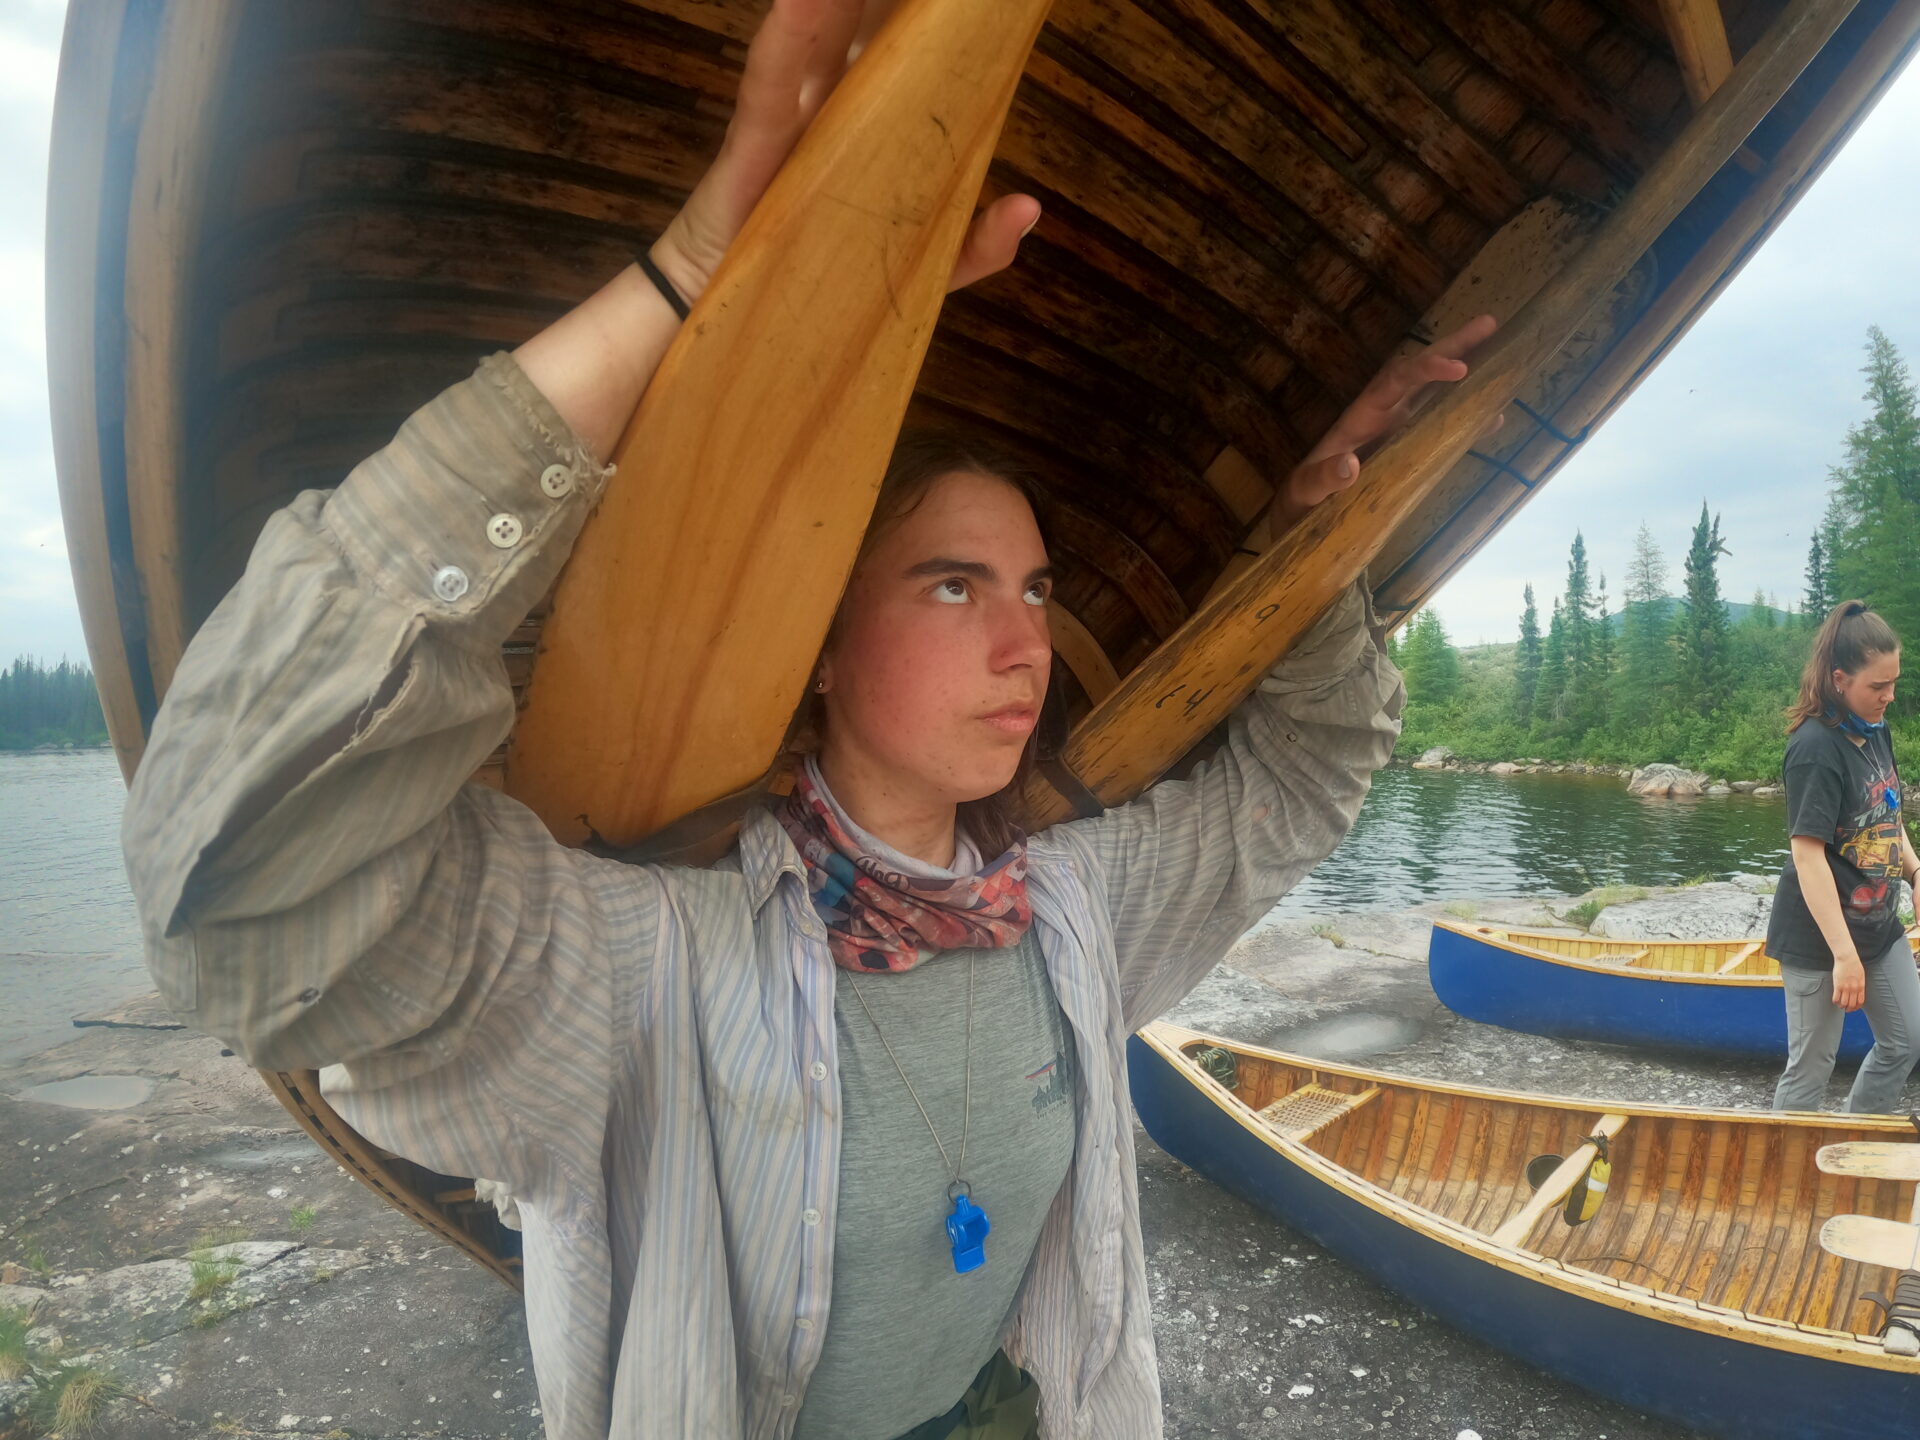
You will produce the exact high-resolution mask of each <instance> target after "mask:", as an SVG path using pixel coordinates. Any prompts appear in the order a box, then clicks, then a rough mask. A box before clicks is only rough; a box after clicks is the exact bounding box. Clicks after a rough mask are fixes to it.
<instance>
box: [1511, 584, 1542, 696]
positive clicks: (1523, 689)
mask: <svg viewBox="0 0 1920 1440" xmlns="http://www.w3.org/2000/svg"><path fill="white" fill-rule="evenodd" d="M1520 593H1521V594H1522V595H1523V596H1524V597H1525V599H1526V602H1527V608H1526V609H1524V610H1522V611H1521V612H1520V644H1519V647H1518V648H1517V649H1516V650H1515V651H1514V654H1513V718H1514V719H1515V720H1518V721H1519V722H1520V723H1521V724H1522V725H1524V724H1526V723H1527V721H1528V720H1530V719H1532V718H1533V692H1534V690H1535V688H1536V687H1537V686H1538V684H1539V682H1540V610H1539V607H1538V606H1536V605H1535V604H1534V603H1533V586H1531V585H1528V586H1527V587H1526V588H1525V589H1523V590H1522V591H1521V592H1520Z"/></svg>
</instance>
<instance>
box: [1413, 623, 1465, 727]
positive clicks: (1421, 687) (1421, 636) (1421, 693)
mask: <svg viewBox="0 0 1920 1440" xmlns="http://www.w3.org/2000/svg"><path fill="white" fill-rule="evenodd" d="M1400 672H1401V674H1402V675H1404V676H1405V677H1406V682H1407V699H1408V700H1409V701H1411V702H1413V703H1415V704H1419V705H1445V704H1446V703H1447V702H1448V701H1450V700H1452V699H1453V698H1454V697H1455V696H1456V695H1458V694H1459V692H1460V657H1459V655H1458V654H1457V653H1456V652H1455V650H1454V648H1453V645H1452V644H1451V643H1450V642H1449V641H1448V639H1447V632H1446V628H1445V627H1444V626H1443V625H1442V624H1441V623H1440V614H1439V612H1438V611H1437V610H1434V609H1433V608H1432V607H1431V606H1429V607H1427V608H1426V609H1424V610H1422V611H1421V612H1420V613H1419V615H1418V616H1416V617H1415V619H1414V622H1413V624H1412V625H1411V626H1410V627H1408V630H1407V638H1406V643H1404V644H1403V645H1401V647H1400Z"/></svg>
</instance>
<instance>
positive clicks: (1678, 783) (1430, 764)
mask: <svg viewBox="0 0 1920 1440" xmlns="http://www.w3.org/2000/svg"><path fill="white" fill-rule="evenodd" d="M1394 763H1395V764H1402V763H1404V764H1406V765H1408V766H1409V767H1410V768H1412V769H1415V770H1456V771H1459V772H1460V773H1462V774H1471V775H1611V776H1615V777H1617V778H1619V779H1623V780H1625V781H1626V782H1627V791H1628V793H1629V794H1633V795H1655V796H1669V797H1674V798H1680V797H1684V796H1691V795H1715V796H1718V795H1757V796H1760V797H1761V798H1762V799H1765V798H1768V797H1770V796H1774V795H1778V794H1780V793H1781V789H1780V785H1779V783H1778V782H1777V781H1774V780H1726V779H1722V778H1719V777H1717V776H1713V775H1708V774H1707V773H1706V772H1705V771H1701V770H1688V769H1686V768H1685V767H1684V766H1680V765H1665V764H1660V765H1638V766H1635V765H1602V764H1596V763H1593V762H1589V761H1585V760H1541V759H1537V758H1536V759H1531V760H1462V759H1461V758H1460V757H1459V756H1458V755H1456V754H1454V753H1453V751H1452V749H1451V748H1449V747H1448V746H1445V745H1435V746H1434V747H1433V748H1432V749H1430V750H1427V751H1425V752H1423V753H1422V754H1421V756H1420V758H1419V759H1417V760H1411V761H1404V762H1403V761H1400V760H1399V759H1397V758H1396V760H1395V761H1394Z"/></svg>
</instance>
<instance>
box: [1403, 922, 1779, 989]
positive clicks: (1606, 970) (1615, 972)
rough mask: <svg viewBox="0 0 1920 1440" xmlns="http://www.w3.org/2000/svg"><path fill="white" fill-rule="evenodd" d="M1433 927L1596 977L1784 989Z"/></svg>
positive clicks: (1507, 934) (1462, 927)
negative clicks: (1579, 955)
mask: <svg viewBox="0 0 1920 1440" xmlns="http://www.w3.org/2000/svg"><path fill="white" fill-rule="evenodd" d="M1433 925H1434V928H1435V929H1436V930H1450V931H1452V932H1453V933H1454V934H1455V935H1458V936H1460V937H1461V938H1463V939H1466V940H1472V941H1474V942H1476V943H1478V944H1482V945H1492V946H1494V947H1496V948H1497V949H1501V950H1505V951H1507V952H1508V953H1510V954H1513V955H1520V956H1524V957H1525V958H1526V959H1528V960H1539V961H1542V962H1544V963H1546V964H1548V965H1560V966H1564V967H1565V968H1566V969H1569V970H1584V971H1586V972H1587V973H1589V974H1593V975H1606V976H1611V977H1618V978H1619V979H1622V980H1654V981H1659V982H1660V983H1662V984H1671V983H1673V982H1675V981H1678V982H1681V983H1685V984H1695V985H1712V986H1716V987H1720V986H1740V987H1744V988H1747V989H1756V988H1758V989H1773V990H1778V989H1779V988H1780V985H1781V980H1780V977H1779V976H1778V975H1719V974H1715V973H1714V972H1713V971H1710V970H1656V969H1653V968H1651V966H1649V965H1648V963H1647V962H1646V961H1645V960H1640V961H1636V962H1635V963H1634V964H1632V965H1625V964H1609V963H1607V962H1606V961H1602V960H1582V959H1579V958H1577V957H1576V956H1572V955H1556V954H1554V953H1553V952H1552V951H1551V950H1536V949H1535V948H1534V947H1533V946H1531V945H1523V944H1520V943H1518V942H1517V941H1514V940H1513V939H1512V938H1511V937H1512V936H1514V935H1515V934H1522V935H1524V934H1525V933H1526V932H1525V931H1513V930H1496V931H1494V932H1492V933H1491V934H1489V933H1485V932H1483V931H1481V930H1479V929H1477V928H1475V927H1472V926H1471V925H1467V924H1457V923H1455V922H1453V921H1449V920H1435V921H1434V922H1433ZM1496 937H1504V938H1496ZM1635 943H1637V944H1642V945H1644V944H1646V943H1647V942H1644V941H1637V942H1635ZM1652 943H1653V944H1655V945H1658V944H1661V943H1672V944H1676V945H1678V944H1686V943H1691V942H1686V941H1672V942H1661V941H1654V942H1652ZM1699 943H1702V944H1712V943H1715V942H1712V941H1702V942H1699ZM1738 943H1741V944H1745V943H1746V942H1745V941H1741V942H1738Z"/></svg>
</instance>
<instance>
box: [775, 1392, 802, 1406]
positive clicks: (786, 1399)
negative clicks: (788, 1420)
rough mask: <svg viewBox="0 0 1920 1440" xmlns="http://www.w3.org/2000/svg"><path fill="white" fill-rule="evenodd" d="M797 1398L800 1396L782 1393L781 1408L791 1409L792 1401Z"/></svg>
mask: <svg viewBox="0 0 1920 1440" xmlns="http://www.w3.org/2000/svg"><path fill="white" fill-rule="evenodd" d="M799 1398H800V1397H799V1396H798V1395H782V1396H781V1397H780V1405H781V1408H782V1409H791V1408H792V1407H793V1404H794V1402H795V1401H797V1400H798V1399H799Z"/></svg>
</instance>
